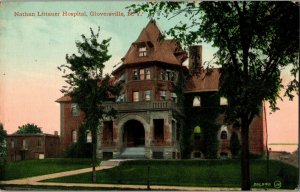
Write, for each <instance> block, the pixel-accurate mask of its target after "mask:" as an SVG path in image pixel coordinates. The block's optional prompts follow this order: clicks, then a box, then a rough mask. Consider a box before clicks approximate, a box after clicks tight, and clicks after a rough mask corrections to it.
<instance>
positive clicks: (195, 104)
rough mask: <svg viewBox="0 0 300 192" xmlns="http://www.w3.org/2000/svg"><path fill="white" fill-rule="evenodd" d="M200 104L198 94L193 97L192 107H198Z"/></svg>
mask: <svg viewBox="0 0 300 192" xmlns="http://www.w3.org/2000/svg"><path fill="white" fill-rule="evenodd" d="M200 106H201V98H200V97H199V96H196V97H194V100H193V107H200Z"/></svg>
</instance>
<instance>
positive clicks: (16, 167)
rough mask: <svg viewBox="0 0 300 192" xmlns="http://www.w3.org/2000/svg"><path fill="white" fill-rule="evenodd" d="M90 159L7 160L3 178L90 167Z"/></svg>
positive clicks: (16, 177)
mask: <svg viewBox="0 0 300 192" xmlns="http://www.w3.org/2000/svg"><path fill="white" fill-rule="evenodd" d="M90 165H91V159H41V160H25V161H17V162H9V163H7V164H6V167H5V176H4V179H3V180H11V179H19V178H25V177H33V176H38V175H45V174H50V173H57V172H62V171H70V170H74V169H81V168H86V167H90Z"/></svg>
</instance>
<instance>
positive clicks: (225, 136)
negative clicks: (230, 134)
mask: <svg viewBox="0 0 300 192" xmlns="http://www.w3.org/2000/svg"><path fill="white" fill-rule="evenodd" d="M221 139H224V140H225V139H227V131H222V132H221Z"/></svg>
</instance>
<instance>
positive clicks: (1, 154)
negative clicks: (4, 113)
mask: <svg viewBox="0 0 300 192" xmlns="http://www.w3.org/2000/svg"><path fill="white" fill-rule="evenodd" d="M6 136H7V133H6V130H5V129H4V127H3V124H2V123H0V179H3V178H4V174H5V163H6V161H5V159H6V149H7V148H6Z"/></svg>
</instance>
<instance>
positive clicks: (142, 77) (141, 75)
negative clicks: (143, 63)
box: [140, 69, 145, 80]
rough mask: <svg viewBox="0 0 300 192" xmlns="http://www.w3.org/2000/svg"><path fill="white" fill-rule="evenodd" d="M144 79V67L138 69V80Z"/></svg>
mask: <svg viewBox="0 0 300 192" xmlns="http://www.w3.org/2000/svg"><path fill="white" fill-rule="evenodd" d="M144 79H145V74H144V69H140V80H144Z"/></svg>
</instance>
